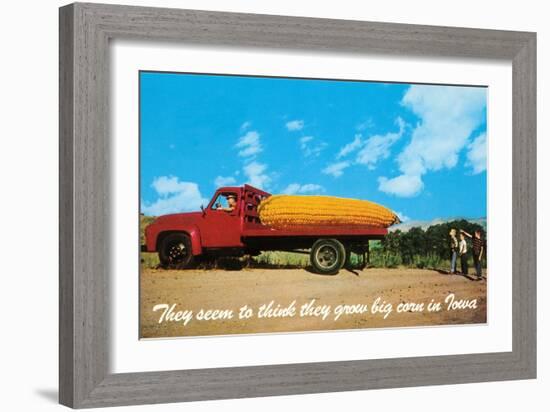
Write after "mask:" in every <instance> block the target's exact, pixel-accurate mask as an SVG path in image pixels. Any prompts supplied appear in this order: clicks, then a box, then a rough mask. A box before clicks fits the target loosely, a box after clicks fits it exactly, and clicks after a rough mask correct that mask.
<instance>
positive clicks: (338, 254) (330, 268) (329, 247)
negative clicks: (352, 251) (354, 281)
mask: <svg viewBox="0 0 550 412" xmlns="http://www.w3.org/2000/svg"><path fill="white" fill-rule="evenodd" d="M309 259H310V261H311V265H312V266H313V268H314V269H315V271H316V272H317V273H320V274H322V275H336V274H337V273H338V271H339V270H340V269H342V267H343V266H344V263H345V261H346V249H345V248H344V245H343V244H342V243H341V242H340V241H338V240H336V239H319V240H317V241H316V242H315V243H314V244H313V246H312V247H311V252H310V254H309Z"/></svg>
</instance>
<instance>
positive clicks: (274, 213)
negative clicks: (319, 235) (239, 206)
mask: <svg viewBox="0 0 550 412" xmlns="http://www.w3.org/2000/svg"><path fill="white" fill-rule="evenodd" d="M258 214H259V216H260V220H261V222H262V223H263V224H264V225H268V226H271V227H273V228H275V229H292V228H305V227H308V226H362V227H366V226H368V227H377V228H381V227H388V226H391V225H392V224H394V223H400V221H399V218H398V217H397V215H396V214H395V213H394V212H392V211H391V210H390V209H388V208H386V207H384V206H381V205H379V204H377V203H374V202H370V201H368V200H357V199H345V198H339V197H333V196H299V195H273V196H270V197H268V198H266V199H264V200H262V202H261V203H260V205H259V206H258Z"/></svg>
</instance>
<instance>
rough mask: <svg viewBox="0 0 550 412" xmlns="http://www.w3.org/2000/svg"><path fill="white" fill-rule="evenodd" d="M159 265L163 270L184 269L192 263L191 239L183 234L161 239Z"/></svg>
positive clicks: (174, 234)
mask: <svg viewBox="0 0 550 412" xmlns="http://www.w3.org/2000/svg"><path fill="white" fill-rule="evenodd" d="M159 260H160V264H161V266H162V267H163V268H165V269H186V268H188V267H190V266H191V264H192V263H193V253H191V239H190V238H189V236H187V235H186V234H185V233H172V234H170V235H168V236H166V237H165V238H164V239H162V242H161V244H160V248H159Z"/></svg>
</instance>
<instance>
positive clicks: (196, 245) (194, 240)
mask: <svg viewBox="0 0 550 412" xmlns="http://www.w3.org/2000/svg"><path fill="white" fill-rule="evenodd" d="M177 232H183V233H185V234H187V235H188V236H189V238H190V239H191V253H192V254H193V256H197V255H200V254H202V242H201V235H200V230H199V228H198V227H197V226H195V225H191V226H180V227H173V226H171V227H169V228H168V227H166V230H163V228H158V232H157V233H156V234H155V236H152V235H151V236H150V237H148V238H147V248H148V250H150V251H158V247H159V246H160V240H161V239H162V238H163V237H164V236H165V235H166V234H169V233H177ZM149 242H151V243H149ZM153 242H154V244H153Z"/></svg>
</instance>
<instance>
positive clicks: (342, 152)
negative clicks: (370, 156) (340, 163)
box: [336, 134, 363, 159]
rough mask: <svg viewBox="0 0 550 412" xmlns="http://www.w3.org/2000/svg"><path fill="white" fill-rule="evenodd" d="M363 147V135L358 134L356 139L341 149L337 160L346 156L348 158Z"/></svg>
mask: <svg viewBox="0 0 550 412" xmlns="http://www.w3.org/2000/svg"><path fill="white" fill-rule="evenodd" d="M362 145H363V140H362V139H361V135H360V134H356V135H355V137H354V139H353V140H352V141H351V142H350V143H348V144H346V145H345V146H344V147H342V148H341V149H340V151H339V152H338V154H337V155H336V159H340V158H342V157H344V156H347V155H348V154H350V153H352V152H354V151H355V150H357V149H359V148H360V147H361V146H362Z"/></svg>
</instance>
